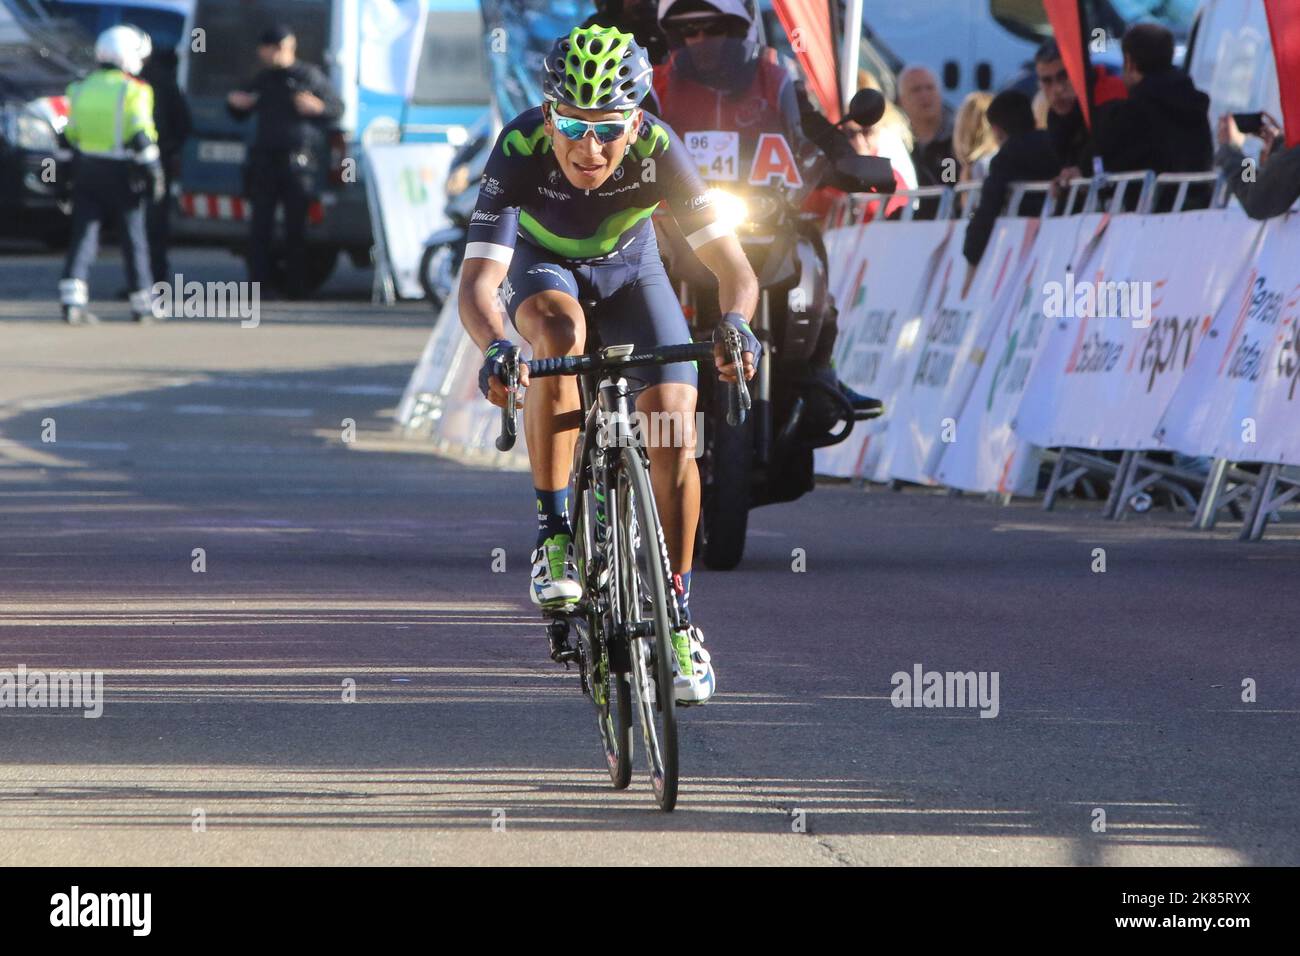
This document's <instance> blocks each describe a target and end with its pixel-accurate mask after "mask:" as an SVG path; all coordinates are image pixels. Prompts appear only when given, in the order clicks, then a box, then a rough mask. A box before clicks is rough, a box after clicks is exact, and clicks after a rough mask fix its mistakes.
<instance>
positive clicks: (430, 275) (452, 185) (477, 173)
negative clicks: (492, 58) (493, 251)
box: [419, 120, 496, 312]
mask: <svg viewBox="0 0 1300 956" xmlns="http://www.w3.org/2000/svg"><path fill="white" fill-rule="evenodd" d="M495 138H496V136H495V131H494V130H493V128H492V126H491V124H490V123H488V122H487V121H486V120H485V121H483V122H482V123H480V124H478V125H477V126H475V127H474V128H473V129H471V131H470V136H469V139H468V140H467V141H466V142H465V143H464V144H463V145H461V146H460V148H459V149H457V150H456V152H455V154H453V156H452V159H451V166H450V169H451V172H450V173H449V174H448V176H447V205H446V206H445V207H444V211H445V212H446V214H447V218H448V219H450V220H451V222H450V224H449V225H447V226H444V227H443V228H441V229H436V230H434V231H433V232H432V233H430V235H429V237H428V238H427V239H425V240H424V252H423V253H421V255H420V273H419V275H420V288H422V289H423V290H424V297H425V298H426V299H427V300H428V301H429V305H430V306H431V307H432V308H433V311H434V312H441V311H442V307H443V304H444V303H445V302H446V301H447V297H448V296H449V295H451V290H452V288H453V287H454V286H455V284H456V275H457V273H459V272H460V265H461V262H463V261H464V259H465V236H466V234H467V232H468V229H469V218H470V216H472V215H473V214H474V205H475V203H477V202H478V183H479V179H480V178H481V177H482V176H483V168H484V167H485V166H486V165H487V160H488V156H489V155H490V153H491V150H492V143H493V141H494V140H495Z"/></svg>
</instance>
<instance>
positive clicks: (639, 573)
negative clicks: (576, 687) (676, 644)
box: [609, 448, 678, 811]
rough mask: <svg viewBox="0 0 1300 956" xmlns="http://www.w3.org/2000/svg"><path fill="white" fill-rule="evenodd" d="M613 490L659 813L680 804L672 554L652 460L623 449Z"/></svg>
mask: <svg viewBox="0 0 1300 956" xmlns="http://www.w3.org/2000/svg"><path fill="white" fill-rule="evenodd" d="M616 472H617V479H616V481H615V486H614V488H613V489H611V494H610V497H611V499H612V500H611V501H610V502H609V506H610V507H611V509H612V510H613V514H612V515H611V518H612V519H613V521H612V524H611V529H612V531H613V533H614V536H615V553H616V554H617V556H618V557H617V564H618V566H617V568H616V569H615V570H616V572H617V578H616V580H617V583H618V605H617V606H618V609H619V612H620V616H621V617H622V623H623V625H624V626H625V627H626V628H627V630H628V632H629V634H630V635H631V636H630V637H629V640H628V643H629V645H630V646H629V650H630V655H629V656H630V658H631V665H632V684H633V686H634V687H635V688H636V697H637V711H638V715H639V717H640V721H641V733H642V736H643V737H644V738H645V748H646V761H647V763H648V764H649V768H650V781H651V783H652V784H653V786H654V792H655V799H656V801H657V802H658V804H659V807H660V809H662V810H664V811H669V810H672V809H673V807H674V806H676V805H677V768H678V761H677V710H676V701H675V698H674V697H673V669H672V657H671V656H670V655H672V654H673V653H674V651H673V645H672V625H673V620H674V618H675V605H670V604H669V603H668V602H669V600H670V597H669V592H668V577H669V573H670V572H669V568H668V554H667V549H666V547H665V545H664V539H663V530H662V529H661V527H660V525H659V513H658V510H657V509H656V507H655V500H654V492H653V491H652V490H651V487H650V476H649V472H648V470H647V468H646V463H645V460H644V459H643V458H642V456H641V451H640V449H638V448H624V449H623V450H622V457H621V460H620V463H619V467H618V468H617V469H616Z"/></svg>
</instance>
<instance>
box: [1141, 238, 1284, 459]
mask: <svg viewBox="0 0 1300 956" xmlns="http://www.w3.org/2000/svg"><path fill="white" fill-rule="evenodd" d="M1160 431H1161V433H1162V435H1161V437H1162V438H1163V440H1164V442H1165V444H1167V445H1168V446H1169V447H1171V448H1174V449H1177V450H1178V451H1181V452H1183V453H1185V454H1188V455H1209V456H1212V457H1216V458H1227V459H1229V460H1230V461H1261V462H1278V463H1282V464H1292V465H1294V464H1296V463H1298V462H1300V216H1295V215H1292V216H1288V217H1286V218H1283V219H1273V220H1270V221H1269V222H1268V223H1267V224H1266V225H1265V227H1264V232H1263V235H1262V236H1261V238H1260V244H1259V247H1258V252H1257V254H1256V255H1255V256H1254V258H1253V261H1251V262H1250V263H1249V264H1248V265H1247V266H1245V267H1244V268H1243V269H1242V271H1241V274H1240V276H1239V277H1238V278H1237V281H1236V282H1235V283H1234V284H1233V287H1232V289H1231V290H1230V291H1229V292H1228V294H1227V296H1226V297H1225V298H1224V300H1223V305H1222V306H1221V307H1220V309H1219V310H1218V314H1217V315H1215V317H1214V323H1213V325H1211V326H1210V331H1209V332H1208V333H1207V335H1206V338H1205V341H1204V342H1203V343H1202V344H1201V347H1200V349H1199V350H1198V351H1197V353H1196V356H1195V357H1194V358H1193V359H1192V364H1191V366H1190V367H1189V368H1188V369H1187V372H1186V374H1185V375H1184V376H1183V380H1182V382H1180V383H1179V386H1178V389H1177V391H1176V392H1175V393H1174V397H1173V400H1172V401H1171V402H1170V403H1169V407H1168V408H1167V409H1166V410H1165V415H1164V418H1163V419H1162V420H1161V424H1160Z"/></svg>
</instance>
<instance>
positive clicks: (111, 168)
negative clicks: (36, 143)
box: [59, 26, 165, 325]
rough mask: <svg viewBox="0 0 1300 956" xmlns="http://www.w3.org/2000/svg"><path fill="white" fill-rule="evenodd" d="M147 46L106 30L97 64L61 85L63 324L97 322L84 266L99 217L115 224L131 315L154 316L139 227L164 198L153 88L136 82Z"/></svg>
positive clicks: (93, 249)
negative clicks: (65, 206) (65, 225)
mask: <svg viewBox="0 0 1300 956" xmlns="http://www.w3.org/2000/svg"><path fill="white" fill-rule="evenodd" d="M151 48H152V44H151V43H150V41H149V37H148V35H147V34H145V33H143V32H142V31H140V30H138V29H136V28H135V27H131V26H115V27H109V28H108V29H107V30H105V31H104V32H103V33H101V34H100V35H99V39H97V40H96V41H95V60H96V61H97V62H98V64H99V67H98V68H97V69H96V70H95V71H94V72H92V73H91V74H90V75H89V76H87V77H86V78H85V79H84V80H78V81H77V82H76V83H73V84H71V85H70V86H69V87H68V125H67V126H66V127H65V128H64V131H63V135H64V138H65V139H66V140H67V142H68V144H69V145H70V146H71V147H72V148H73V149H74V150H76V158H75V163H76V171H75V173H74V175H73V187H72V238H71V243H70V245H69V247H68V258H67V261H66V263H65V265H64V270H63V278H62V279H61V280H60V281H59V300H60V301H61V303H62V305H63V319H64V321H65V322H67V323H68V324H69V325H92V324H94V323H95V322H97V321H99V320H98V319H97V318H96V317H95V316H94V315H92V314H91V313H90V312H88V311H87V310H86V305H87V303H88V302H89V299H90V286H89V284H88V280H89V278H90V267H91V265H92V263H94V261H95V256H96V255H97V253H98V251H99V230H100V227H101V226H102V224H103V222H104V220H106V219H109V220H112V219H120V220H121V221H122V224H123V230H122V233H123V235H122V257H123V259H124V260H125V263H126V277H127V286H128V288H129V290H130V294H129V300H130V303H131V313H132V315H133V316H134V317H135V320H136V321H137V322H148V321H150V320H151V319H153V318H154V315H153V312H152V311H151V309H150V289H151V287H152V285H153V276H152V275H151V274H150V267H149V243H148V238H147V235H146V229H145V204H146V200H147V199H148V198H149V197H150V196H152V198H153V201H154V202H158V201H159V200H161V198H162V197H163V195H164V193H165V181H164V178H163V169H162V164H161V160H160V155H159V152H158V131H157V130H156V129H155V127H154V122H153V89H152V88H151V87H150V86H149V84H148V83H145V82H144V81H142V80H140V79H139V73H140V71H141V69H142V67H143V66H144V61H145V59H146V58H147V57H148V56H149V54H150V52H151Z"/></svg>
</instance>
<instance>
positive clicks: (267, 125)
mask: <svg viewBox="0 0 1300 956" xmlns="http://www.w3.org/2000/svg"><path fill="white" fill-rule="evenodd" d="M297 51H298V41H297V39H296V38H295V37H294V35H293V31H292V30H290V29H289V28H288V27H284V26H278V27H272V28H271V29H269V30H267V31H265V32H264V33H263V34H262V35H261V37H260V38H259V40H258V46H257V55H258V58H259V59H260V60H261V61H262V65H263V66H264V67H266V68H265V69H264V70H262V72H260V73H258V74H257V76H255V77H253V79H252V81H251V82H250V83H249V84H248V85H247V87H246V88H245V89H242V90H235V91H233V92H231V93H230V94H229V95H228V96H227V97H226V104H227V106H228V108H229V110H230V113H231V115H233V116H234V117H236V118H237V119H244V118H245V117H247V116H248V115H249V114H250V113H253V112H256V113H257V133H256V135H255V138H254V140H253V148H252V149H251V150H250V151H249V159H248V165H247V167H246V168H247V171H248V194H249V196H250V198H251V199H252V201H253V223H252V235H251V247H252V248H251V249H250V253H249V272H250V273H251V278H252V280H253V281H254V282H260V283H262V285H263V287H264V288H263V292H262V294H263V296H265V295H266V291H265V287H266V286H269V285H270V284H271V282H272V271H271V266H272V261H273V256H272V241H273V238H274V234H275V211H276V207H277V206H279V205H283V206H284V231H285V248H286V250H287V258H288V265H287V268H286V271H285V283H284V284H285V291H286V293H287V294H288V295H289V296H290V297H292V298H296V297H299V296H301V295H302V294H303V293H304V291H305V288H304V286H305V281H304V280H305V277H306V269H307V262H306V253H307V245H306V236H307V209H308V207H309V206H310V205H311V200H312V198H313V196H314V194H315V193H316V191H317V185H316V179H317V176H318V170H319V167H320V163H321V160H322V158H323V156H324V152H325V130H326V127H327V126H328V124H329V123H331V122H333V121H335V120H337V119H338V118H339V117H340V116H342V115H343V102H342V101H341V100H340V99H339V97H338V94H337V93H335V92H334V90H333V89H332V88H331V87H330V84H329V80H328V79H326V77H325V74H324V73H322V72H321V71H320V69H319V68H317V67H315V66H312V65H311V64H309V63H301V62H299V61H298V58H297Z"/></svg>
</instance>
